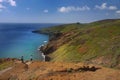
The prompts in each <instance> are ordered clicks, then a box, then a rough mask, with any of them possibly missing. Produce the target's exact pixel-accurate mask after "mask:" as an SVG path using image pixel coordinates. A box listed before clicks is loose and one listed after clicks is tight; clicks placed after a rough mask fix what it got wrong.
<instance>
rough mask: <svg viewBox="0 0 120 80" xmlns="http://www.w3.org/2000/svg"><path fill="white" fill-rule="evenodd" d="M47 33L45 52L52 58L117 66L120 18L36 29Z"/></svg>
mask: <svg viewBox="0 0 120 80" xmlns="http://www.w3.org/2000/svg"><path fill="white" fill-rule="evenodd" d="M34 32H40V33H44V34H49V35H50V41H49V43H48V45H47V46H44V48H43V49H42V51H43V52H44V54H46V55H47V56H49V57H50V58H51V61H55V62H57V61H58V62H64V61H66V62H86V63H94V64H100V65H103V66H107V67H114V68H120V19H107V20H101V21H96V22H92V23H87V24H81V23H74V24H65V25H60V26H54V27H49V28H44V29H42V30H37V31H34Z"/></svg>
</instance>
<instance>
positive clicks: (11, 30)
mask: <svg viewBox="0 0 120 80" xmlns="http://www.w3.org/2000/svg"><path fill="white" fill-rule="evenodd" d="M53 25H57V24H28V23H26V24H23V23H21V24H18V23H14V24H13V23H0V58H19V59H20V58H21V56H24V59H26V60H29V59H30V55H33V59H34V60H42V57H41V54H40V53H39V51H38V50H37V49H38V48H39V46H40V45H42V44H44V41H48V36H47V35H43V34H36V33H32V31H33V30H36V29H40V28H43V27H49V26H53Z"/></svg>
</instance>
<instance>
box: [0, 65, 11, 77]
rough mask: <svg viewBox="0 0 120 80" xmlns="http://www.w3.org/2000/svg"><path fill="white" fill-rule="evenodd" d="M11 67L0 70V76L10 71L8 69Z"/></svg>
mask: <svg viewBox="0 0 120 80" xmlns="http://www.w3.org/2000/svg"><path fill="white" fill-rule="evenodd" d="M12 68H13V67H9V68H7V69H4V70H2V71H0V75H2V74H3V73H5V72H6V71H8V70H10V69H12Z"/></svg>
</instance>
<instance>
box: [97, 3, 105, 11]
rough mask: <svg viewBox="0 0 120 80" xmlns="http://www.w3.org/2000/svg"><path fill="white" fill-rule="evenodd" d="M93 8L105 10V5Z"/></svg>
mask: <svg viewBox="0 0 120 80" xmlns="http://www.w3.org/2000/svg"><path fill="white" fill-rule="evenodd" d="M95 8H96V9H101V10H103V9H106V8H107V3H103V4H102V5H101V6H99V5H96V6H95Z"/></svg>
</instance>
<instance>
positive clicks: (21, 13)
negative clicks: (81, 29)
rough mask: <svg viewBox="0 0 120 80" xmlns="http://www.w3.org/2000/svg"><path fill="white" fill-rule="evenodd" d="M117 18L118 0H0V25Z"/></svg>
mask: <svg viewBox="0 0 120 80" xmlns="http://www.w3.org/2000/svg"><path fill="white" fill-rule="evenodd" d="M116 18H120V0H0V22H9V23H74V22H81V23H88V22H93V21H96V20H102V19H116Z"/></svg>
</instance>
